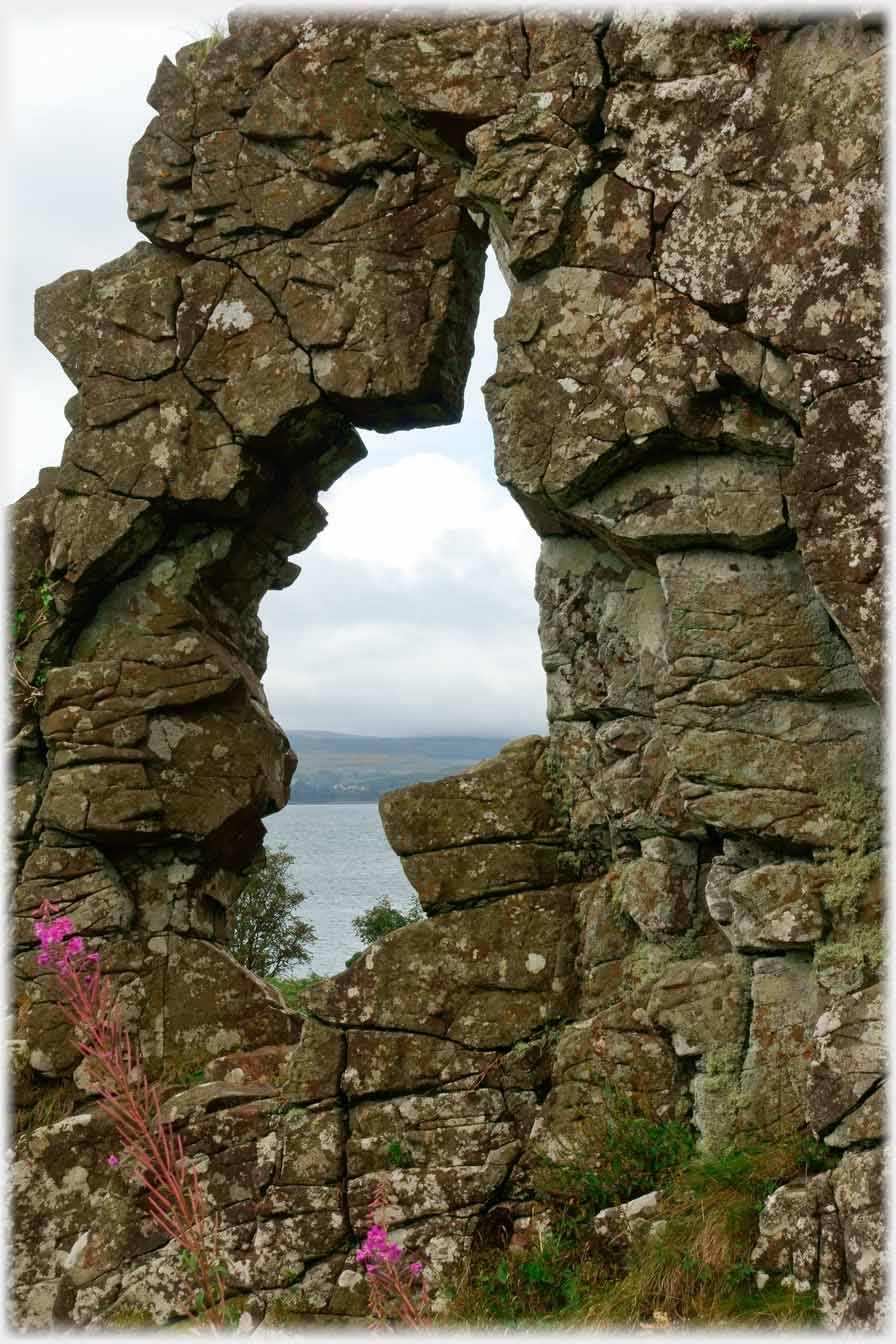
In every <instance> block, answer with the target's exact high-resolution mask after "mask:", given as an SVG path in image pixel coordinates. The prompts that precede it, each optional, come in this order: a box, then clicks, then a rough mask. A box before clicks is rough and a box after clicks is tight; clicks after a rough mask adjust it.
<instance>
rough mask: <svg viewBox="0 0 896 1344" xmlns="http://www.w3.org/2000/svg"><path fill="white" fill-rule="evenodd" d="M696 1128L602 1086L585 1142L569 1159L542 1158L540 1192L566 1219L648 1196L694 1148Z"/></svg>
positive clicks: (573, 1219) (585, 1216)
mask: <svg viewBox="0 0 896 1344" xmlns="http://www.w3.org/2000/svg"><path fill="white" fill-rule="evenodd" d="M695 1145H696V1139H695V1137H694V1134H693V1131H692V1130H691V1129H690V1128H689V1127H688V1126H687V1125H684V1124H682V1123H681V1122H680V1121H678V1120H665V1119H659V1118H658V1117H657V1116H655V1115H654V1114H652V1113H651V1111H650V1109H649V1108H648V1107H647V1106H646V1105H645V1104H644V1103H642V1102H639V1101H638V1100H637V1099H636V1098H634V1097H630V1096H623V1095H621V1094H619V1093H616V1092H614V1091H613V1089H612V1088H610V1087H605V1088H604V1089H603V1104H602V1106H601V1107H600V1108H599V1109H598V1110H596V1111H595V1112H594V1113H592V1114H591V1115H590V1116H589V1117H588V1118H587V1120H586V1122H585V1128H584V1130H583V1140H582V1146H581V1148H580V1150H579V1152H577V1153H575V1154H573V1155H571V1160H570V1161H567V1162H557V1161H550V1160H548V1159H547V1158H543V1159H542V1167H541V1170H540V1173H539V1178H538V1180H537V1182H536V1188H537V1193H538V1194H539V1195H540V1197H541V1198H543V1199H545V1200H547V1201H548V1202H550V1203H551V1204H552V1205H554V1206H555V1207H556V1208H559V1209H561V1210H562V1211H563V1215H564V1220H565V1221H567V1222H572V1223H576V1222H580V1221H582V1220H584V1219H589V1218H593V1217H594V1215H595V1214H596V1213H600V1211H601V1209H606V1208H609V1207H610V1206H611V1205H613V1204H623V1203H625V1202H626V1201H627V1200H630V1199H635V1198H636V1197H637V1196H638V1195H645V1194H647V1193H648V1192H649V1191H651V1190H655V1189H656V1188H657V1186H659V1185H660V1184H662V1181H663V1179H664V1178H665V1177H666V1176H667V1175H668V1173H669V1172H670V1171H674V1170H676V1169H677V1168H679V1167H680V1166H681V1165H682V1163H683V1162H685V1161H687V1160H688V1158H690V1157H691V1155H692V1154H693V1152H694V1149H695Z"/></svg>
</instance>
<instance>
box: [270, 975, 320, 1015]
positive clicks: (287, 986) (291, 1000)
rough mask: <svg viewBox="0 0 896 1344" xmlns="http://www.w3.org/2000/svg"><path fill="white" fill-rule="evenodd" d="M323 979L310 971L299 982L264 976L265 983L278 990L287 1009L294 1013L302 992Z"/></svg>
mask: <svg viewBox="0 0 896 1344" xmlns="http://www.w3.org/2000/svg"><path fill="white" fill-rule="evenodd" d="M323 978H324V977H323V976H322V975H315V973H314V971H312V972H311V974H310V975H306V976H303V978H302V979H301V980H278V979H276V978H275V977H274V976H266V977H265V983H266V984H268V985H273V986H274V989H279V991H280V993H281V994H282V995H283V997H284V999H285V1000H286V1006H287V1008H291V1009H292V1010H293V1012H295V1011H296V1010H297V1009H298V1007H299V996H300V995H301V994H302V992H303V991H304V990H306V989H310V988H311V986H312V985H316V984H317V982H318V981H319V980H322V979H323Z"/></svg>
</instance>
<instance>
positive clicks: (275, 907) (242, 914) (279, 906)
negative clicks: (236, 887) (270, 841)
mask: <svg viewBox="0 0 896 1344" xmlns="http://www.w3.org/2000/svg"><path fill="white" fill-rule="evenodd" d="M291 862H292V855H291V854H290V852H289V850H288V849H266V850H265V857H264V861H263V862H262V863H259V864H257V865H256V866H255V867H254V868H252V869H251V870H250V874H249V880H248V882H247V883H246V885H245V887H244V888H243V891H242V894H241V896H240V897H239V899H238V900H237V902H236V906H235V910H234V915H233V928H232V930H231V934H230V951H231V952H232V953H233V955H234V956H235V957H236V959H237V961H238V962H240V963H241V964H242V965H243V966H245V967H246V968H247V969H248V970H250V971H254V972H255V974H256V975H260V976H263V977H270V976H278V975H280V974H281V972H282V971H283V970H284V969H285V967H287V966H289V965H290V964H291V963H292V962H296V961H306V962H307V961H310V960H311V953H310V952H309V950H308V949H309V945H310V944H311V943H316V942H317V934H316V933H315V932H314V929H313V928H312V927H311V925H310V924H309V923H307V921H306V920H304V919H300V918H299V916H298V914H297V913H296V912H297V910H298V907H299V906H300V905H301V903H302V901H304V899H305V895H304V892H301V891H299V890H298V889H297V888H296V887H291V886H290V885H289V881H288V873H289V866H290V864H291Z"/></svg>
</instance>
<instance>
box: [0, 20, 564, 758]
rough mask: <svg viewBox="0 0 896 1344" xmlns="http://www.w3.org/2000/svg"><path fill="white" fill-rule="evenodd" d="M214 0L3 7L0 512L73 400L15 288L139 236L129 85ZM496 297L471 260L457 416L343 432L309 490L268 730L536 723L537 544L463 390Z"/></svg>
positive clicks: (284, 600) (498, 302)
mask: <svg viewBox="0 0 896 1344" xmlns="http://www.w3.org/2000/svg"><path fill="white" fill-rule="evenodd" d="M228 7H229V6H226V5H224V6H222V8H221V9H220V10H217V11H216V10H215V9H211V8H203V7H201V6H200V7H194V6H187V5H180V6H177V7H176V8H167V7H166V6H165V5H164V3H162V4H154V5H153V6H152V7H151V8H149V7H146V8H144V7H142V6H128V7H127V8H126V9H125V7H124V6H120V7H112V8H110V7H102V6H99V7H98V6H96V5H91V4H84V5H81V4H78V3H69V4H67V5H64V6H63V5H60V6H56V5H53V4H38V5H36V6H33V7H32V8H30V9H29V11H28V12H27V13H26V12H25V10H24V9H22V10H21V11H20V12H17V13H16V12H11V11H10V10H6V11H5V15H4V27H3V33H2V37H3V41H2V53H3V69H2V71H0V74H2V76H3V79H2V84H3V100H4V101H3V109H2V110H3V120H4V126H5V130H6V137H5V141H6V144H5V157H6V164H5V166H6V173H5V177H4V181H5V183H6V185H7V187H8V188H10V184H11V189H10V194H11V201H10V202H8V205H7V212H6V219H5V223H4V229H5V237H4V244H5V254H6V262H7V264H6V266H5V267H4V282H5V286H6V293H5V296H4V297H5V299H6V303H5V304H4V308H5V310H6V312H7V313H8V315H9V317H8V322H7V327H6V331H5V333H4V336H5V340H4V347H5V350H4V358H3V361H2V363H3V367H4V369H5V371H6V375H5V376H6V388H5V393H6V395H5V396H4V398H3V403H4V412H5V420H6V424H5V426H4V428H5V431H6V433H5V443H6V445H7V451H6V453H5V454H4V470H3V502H4V503H10V502H12V501H13V500H15V499H17V498H18V497H19V496H20V495H22V494H23V493H24V492H25V491H26V490H28V489H30V488H31V486H32V485H34V484H35V483H36V480H37V473H38V471H39V469H40V468H41V467H44V466H52V465H56V464H57V463H58V462H59V460H60V458H61V455H62V448H63V444H64V441H65V437H66V435H67V433H68V425H67V423H66V421H65V418H64V415H63V407H64V405H65V402H66V401H67V400H68V398H69V397H70V396H71V395H72V394H73V391H74V389H73V387H72V384H71V383H70V382H69V381H68V379H67V378H66V376H65V374H64V373H63V372H62V369H61V368H60V366H59V365H58V364H57V362H56V360H55V359H54V358H53V356H52V355H50V354H49V352H48V351H46V350H45V349H44V347H43V346H42V345H40V343H39V342H38V341H37V340H36V338H35V337H34V336H33V334H32V304H33V294H34V290H35V289H36V288H37V287H38V286H39V285H42V284H47V283H48V282H50V281H52V280H54V279H56V278H57V277H58V276H60V275H62V274H63V273H64V272H66V271H69V270H74V269H80V268H88V269H91V268H93V267H96V266H98V265H100V264H101V263H103V262H105V261H109V260H111V259H112V258H113V257H116V256H118V255H120V254H121V253H122V252H125V251H127V250H128V249H129V248H130V247H132V246H133V245H134V243H136V242H138V241H139V240H140V238H141V237H142V235H140V234H139V233H138V231H137V230H136V228H135V226H134V225H133V224H131V223H130V222H129V220H128V218H127V212H126V203H125V185H126V177H127V160H128V153H129V151H130V148H131V145H132V144H133V143H134V141H135V140H137V139H138V138H139V136H140V135H141V134H142V133H143V130H144V129H145V127H146V125H147V123H148V121H149V120H150V118H151V116H152V115H153V113H152V109H151V108H149V106H148V105H147V104H146V101H145V97H146V92H147V90H148V89H149V87H150V84H151V83H152V80H153V77H154V75H155V70H156V66H157V65H158V62H159V60H160V59H161V57H162V56H163V55H168V56H170V57H172V58H173V57H174V54H175V52H176V50H177V49H178V47H180V46H183V45H184V44H185V43H187V42H190V41H193V40H195V39H196V38H199V37H202V36H204V35H205V34H207V33H208V31H209V29H210V26H211V24H212V23H214V22H215V21H216V20H220V19H221V17H222V14H223V13H224V12H225V11H226V8H228ZM507 301H508V294H507V289H506V285H505V283H504V281H503V279H502V278H501V275H500V272H499V271H498V268H497V265H496V264H495V262H494V260H493V258H491V256H490V257H489V265H488V272H487V278H486V284H485V289H484V292H483V297H482V302H481V308H480V321H479V325H478V327H477V334H476V355H475V358H474V361H473V368H472V371H471V374H470V379H469V382H468V388H467V397H466V408H465V414H464V419H463V421H462V422H461V423H460V424H459V425H455V426H450V427H447V428H438V429H429V430H425V431H412V432H407V433H396V434H389V435H380V434H373V433H369V432H367V431H362V438H363V439H364V441H365V443H366V445H367V448H368V452H369V456H368V458H367V459H366V460H365V461H364V462H363V463H361V464H359V465H358V466H356V467H354V468H352V470H351V471H350V472H349V473H348V474H347V475H346V476H344V477H343V478H342V479H341V480H340V481H338V482H337V483H336V485H335V486H333V488H332V489H331V490H329V491H328V492H327V493H326V494H324V495H322V496H321V503H322V504H323V505H324V507H325V508H326V510H327V512H328V514H329V523H328V526H327V528H326V529H325V531H324V532H323V533H322V535H321V536H320V537H319V538H318V539H317V540H316V541H315V542H314V543H313V544H312V546H311V548H310V549H309V550H308V551H305V552H304V553H303V554H302V556H300V557H299V563H300V564H301V566H302V574H301V576H300V577H299V579H298V580H297V582H296V583H295V584H294V585H293V586H292V587H291V588H288V589H286V590H284V591H282V592H277V593H272V594H270V595H269V596H268V597H266V598H265V599H264V601H263V603H262V608H261V615H262V620H263V622H264V626H265V629H266V631H267V633H268V637H269V640H270V656H269V663H268V672H267V675H266V677H265V686H266V689H267V693H268V698H269V701H270V704H271V708H272V710H273V713H274V716H275V717H276V718H277V719H278V721H279V722H280V723H281V724H282V725H283V726H284V727H286V728H303V729H327V730H330V731H335V732H349V733H365V734H374V735H384V736H401V735H405V734H415V735H416V734H427V733H432V734H441V733H471V734H494V735H497V736H506V737H508V738H510V737H515V736H519V735H521V734H523V733H529V732H540V731H544V728H545V721H544V706H545V692H544V675H543V673H542V670H541V663H540V653H539V646H538V638H537V625H538V613H537V607H536V604H535V601H534V598H533V595H532V589H533V583H534V571H535V561H536V558H537V555H538V541H537V538H536V537H535V534H534V533H533V532H532V531H531V529H530V528H529V525H528V524H527V523H526V521H525V519H524V518H523V515H522V513H521V512H520V510H519V508H518V506H517V505H516V504H515V503H514V502H513V501H512V500H511V498H510V496H509V495H508V494H507V493H506V491H504V490H503V489H502V488H501V487H500V486H499V485H498V484H497V482H496V480H495V475H494V468H493V459H492V453H493V445H492V437H491V431H490V428H489V425H488V421H487V418H486V415H485V407H484V405H483V402H482V397H481V394H480V390H479V389H480V387H481V385H482V383H483V382H484V381H485V379H486V378H487V377H488V376H489V374H490V373H491V372H492V370H493V369H494V366H495V361H496V350H495V346H494V341H493V338H492V325H493V323H494V320H495V319H496V318H497V317H499V316H500V315H501V314H502V312H503V311H504V310H505V308H506V305H507Z"/></svg>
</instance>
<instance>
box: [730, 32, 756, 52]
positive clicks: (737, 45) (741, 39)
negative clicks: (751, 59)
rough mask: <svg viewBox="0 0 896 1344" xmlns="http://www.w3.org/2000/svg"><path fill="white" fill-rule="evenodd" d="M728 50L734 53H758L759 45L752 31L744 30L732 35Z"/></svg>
mask: <svg viewBox="0 0 896 1344" xmlns="http://www.w3.org/2000/svg"><path fill="white" fill-rule="evenodd" d="M728 50H729V51H732V52H746V51H758V50H759V44H758V42H757V41H756V38H755V35H754V33H753V32H752V30H751V29H748V28H744V29H743V30H742V31H741V32H739V33H732V34H731V36H730V37H729V39H728Z"/></svg>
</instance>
